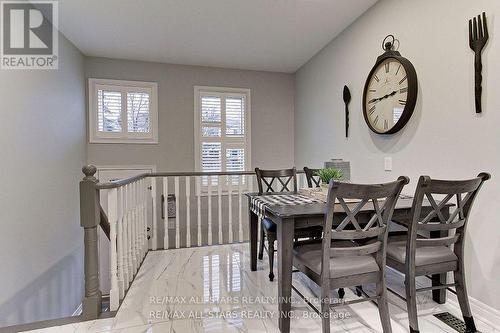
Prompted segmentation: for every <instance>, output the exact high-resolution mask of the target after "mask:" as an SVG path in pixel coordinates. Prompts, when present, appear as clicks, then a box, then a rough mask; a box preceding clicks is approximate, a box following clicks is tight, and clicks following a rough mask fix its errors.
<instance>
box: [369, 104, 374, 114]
mask: <svg viewBox="0 0 500 333" xmlns="http://www.w3.org/2000/svg"><path fill="white" fill-rule="evenodd" d="M368 111H369V112H370V115H371V114H373V112H375V105H374V106H372V107H371V108H370V110H368Z"/></svg>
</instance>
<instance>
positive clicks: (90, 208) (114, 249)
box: [80, 166, 307, 311]
mask: <svg viewBox="0 0 500 333" xmlns="http://www.w3.org/2000/svg"><path fill="white" fill-rule="evenodd" d="M84 173H85V175H86V177H85V178H84V179H83V181H82V182H81V185H80V186H81V190H80V191H81V196H82V200H84V201H87V202H90V203H91V202H93V201H92V200H94V199H93V198H94V197H95V198H97V199H98V198H99V197H98V196H97V192H99V191H101V190H102V192H101V193H102V195H103V199H104V200H105V201H107V220H106V216H105V215H104V217H101V216H99V214H97V213H99V212H100V211H99V210H97V211H96V210H95V209H100V206H99V205H98V206H97V207H96V206H95V205H93V204H87V205H84V206H83V207H82V214H83V215H82V216H83V219H82V226H84V228H86V230H87V231H86V232H87V233H86V235H88V236H87V238H88V240H86V242H87V241H88V243H86V257H89V258H90V257H92V256H95V255H96V254H95V253H94V252H92V251H94V245H93V243H92V241H93V237H94V234H93V233H94V232H95V231H94V229H93V228H95V227H96V226H98V225H99V223H103V222H102V219H103V218H104V219H105V220H106V221H105V222H108V223H109V238H110V253H109V258H110V269H109V272H103V273H104V274H106V273H109V274H110V281H111V288H110V308H111V310H113V311H114V310H116V309H118V307H119V305H120V302H121V300H122V299H123V298H124V297H125V294H126V292H127V290H128V288H129V287H130V285H131V283H132V281H133V279H134V276H135V275H136V274H137V272H138V270H139V268H140V266H141V264H142V262H143V260H144V258H145V256H146V255H147V252H148V250H149V249H152V250H156V249H157V248H158V247H159V248H163V249H171V248H176V249H177V248H183V247H192V246H204V245H213V244H226V243H233V242H244V241H246V240H248V234H247V233H248V230H247V229H246V228H245V226H246V225H247V223H248V221H247V219H248V214H246V211H247V210H248V200H247V198H246V197H245V195H244V194H245V193H247V192H252V191H253V188H254V183H255V175H254V173H253V172H233V173H230V172H214V173H199V172H194V173H187V172H179V173H153V174H143V175H139V176H135V177H132V178H128V179H123V180H118V181H113V182H109V183H99V182H98V181H97V179H96V178H95V177H93V174H94V173H95V168H94V167H92V166H88V167H85V168H84ZM158 178H160V179H158ZM160 181H161V182H162V183H161V184H158V182H160ZM305 186H307V183H306V179H305V176H304V175H302V174H299V175H298V187H299V188H301V187H305ZM214 187H215V188H214ZM160 195H163V198H164V200H163V201H162V203H161V205H160V206H161V207H158V209H160V208H161V211H162V214H161V218H160V214H158V212H157V209H156V208H157V206H158V205H157V199H158V198H159V197H160ZM169 195H170V196H169ZM96 202H98V200H97V201H96ZM169 208H170V209H169ZM172 213H174V214H175V216H172ZM97 216H99V219H100V221H99V219H98V218H97ZM162 219H163V221H162ZM169 222H170V223H169ZM162 226H163V229H164V237H163V246H161V244H160V245H159V244H158V242H159V243H162V242H161V241H159V240H158V235H160V234H161V232H159V229H160V230H161V227H162ZM149 237H151V241H149ZM92 260H93V259H92ZM93 270H94V263H93V262H92V263H91V265H90V264H89V265H88V269H87V268H86V272H85V274H86V279H87V277H90V280H89V281H88V282H87V281H86V295H87V294H89V295H91V296H86V297H87V298H88V297H97V295H98V292H97V291H98V289H96V286H95V277H94V276H95V275H96V274H97V273H95V272H94V271H93ZM97 288H98V285H97ZM86 304H87V303H86ZM92 306H94V307H97V303H92ZM87 307H89V306H87ZM86 311H90V310H86ZM92 311H96V310H95V309H94V310H92Z"/></svg>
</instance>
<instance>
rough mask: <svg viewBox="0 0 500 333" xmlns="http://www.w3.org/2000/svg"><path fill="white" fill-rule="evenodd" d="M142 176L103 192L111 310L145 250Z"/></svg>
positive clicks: (146, 189) (144, 196)
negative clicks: (108, 250)
mask: <svg viewBox="0 0 500 333" xmlns="http://www.w3.org/2000/svg"><path fill="white" fill-rule="evenodd" d="M147 192H148V187H147V186H146V180H145V179H139V180H136V181H134V182H132V183H130V184H127V185H124V186H121V187H116V188H111V189H109V190H108V193H107V201H108V202H107V203H108V220H109V224H110V243H111V246H110V275H111V290H110V295H109V297H110V309H111V311H115V310H117V309H118V307H119V305H120V301H121V300H122V299H123V297H124V296H125V293H126V291H127V290H128V288H129V287H130V284H131V282H132V280H133V277H134V276H135V274H136V273H137V271H138V270H139V267H140V265H141V263H142V261H143V259H144V257H145V256H146V254H147V251H148V239H147V227H148V223H147V204H148V198H149V193H147Z"/></svg>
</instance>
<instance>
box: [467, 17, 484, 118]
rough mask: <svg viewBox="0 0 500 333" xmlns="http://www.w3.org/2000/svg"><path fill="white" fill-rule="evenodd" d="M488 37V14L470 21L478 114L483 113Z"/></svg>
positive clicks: (470, 44)
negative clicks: (482, 56)
mask: <svg viewBox="0 0 500 333" xmlns="http://www.w3.org/2000/svg"><path fill="white" fill-rule="evenodd" d="M488 37H489V36H488V26H487V25H486V14H485V13H484V12H483V18H482V19H481V15H478V16H477V20H476V18H475V17H474V18H473V19H470V20H469V46H470V48H471V49H472V50H473V51H474V72H475V76H474V86H475V88H474V91H475V97H476V113H481V112H482V108H481V93H482V90H483V88H482V87H481V81H482V80H483V76H482V75H481V71H482V70H483V64H482V61H481V52H482V51H483V48H484V46H485V45H486V42H487V41H488Z"/></svg>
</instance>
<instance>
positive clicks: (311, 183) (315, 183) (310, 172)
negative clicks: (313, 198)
mask: <svg viewBox="0 0 500 333" xmlns="http://www.w3.org/2000/svg"><path fill="white" fill-rule="evenodd" d="M319 170H320V169H310V168H308V167H304V173H305V175H306V180H307V187H310V188H312V187H319V186H320V184H321V180H320V179H319V176H317V175H316V173H317V172H318V171H319Z"/></svg>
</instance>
